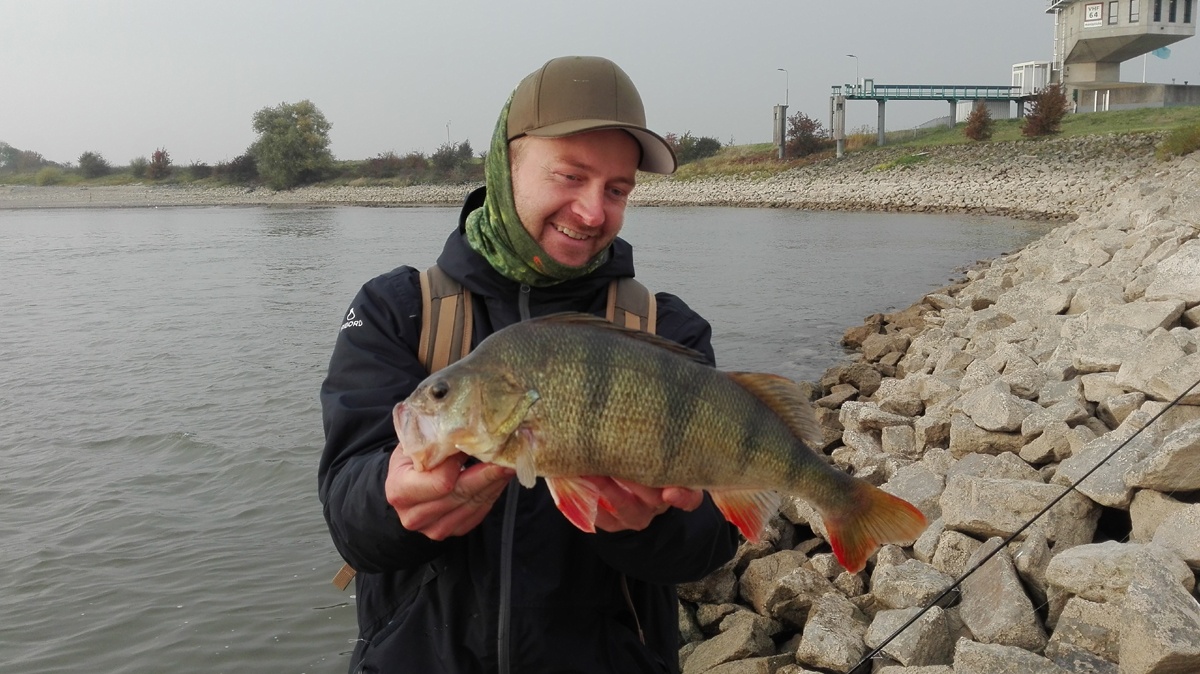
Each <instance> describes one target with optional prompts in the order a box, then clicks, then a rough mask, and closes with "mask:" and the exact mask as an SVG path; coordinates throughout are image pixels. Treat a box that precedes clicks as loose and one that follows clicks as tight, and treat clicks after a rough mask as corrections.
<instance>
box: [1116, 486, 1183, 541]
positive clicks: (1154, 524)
mask: <svg viewBox="0 0 1200 674" xmlns="http://www.w3.org/2000/svg"><path fill="white" fill-rule="evenodd" d="M1186 507H1188V504H1186V503H1182V502H1180V501H1176V500H1175V499H1173V498H1171V497H1170V496H1167V495H1166V494H1163V493H1161V492H1157V491H1153V490H1151V489H1142V490H1140V491H1138V492H1137V493H1136V494H1134V495H1133V502H1132V503H1130V504H1129V519H1130V521H1131V524H1132V528H1131V530H1130V532H1129V540H1130V541H1132V542H1134V543H1149V542H1150V541H1151V540H1153V538H1154V532H1155V531H1158V525H1160V524H1162V522H1163V520H1165V519H1167V517H1169V516H1170V515H1172V514H1174V513H1176V512H1178V511H1180V510H1182V509H1184V508H1186Z"/></svg>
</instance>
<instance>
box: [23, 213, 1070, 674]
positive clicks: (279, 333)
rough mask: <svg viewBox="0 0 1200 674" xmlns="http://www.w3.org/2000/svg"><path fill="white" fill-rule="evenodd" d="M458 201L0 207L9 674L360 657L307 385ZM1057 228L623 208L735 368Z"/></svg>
mask: <svg viewBox="0 0 1200 674" xmlns="http://www.w3.org/2000/svg"><path fill="white" fill-rule="evenodd" d="M456 216H457V209H449V208H412V209H371V208H350V207H339V208H322V209H272V208H173V209H167V208H159V209H113V210H26V211H0V279H2V280H3V283H0V309H2V310H3V315H4V317H5V320H4V321H3V327H0V467H2V470H0V513H2V515H0V569H3V570H4V573H3V574H2V575H0V663H3V664H2V665H0V670H3V671H12V672H79V673H83V672H88V673H90V672H129V673H147V674H149V673H158V672H163V671H168V670H169V671H175V672H206V673H211V672H248V671H249V672H285V673H291V672H309V673H317V672H319V673H326V672H342V671H344V670H345V667H346V662H347V654H348V652H349V650H350V648H351V642H352V639H353V637H354V630H355V625H354V615H353V601H354V598H353V594H352V590H351V591H347V592H344V593H343V592H338V591H336V590H335V589H334V588H333V587H332V585H330V583H329V579H330V577H331V576H332V574H333V572H334V571H335V570H336V569H337V567H338V566H339V565H340V560H339V558H338V557H337V554H336V552H335V551H334V549H333V546H332V544H331V543H330V542H329V539H328V535H327V533H326V531H325V525H324V521H323V520H322V518H321V511H320V504H319V502H318V501H317V497H316V467H317V460H318V457H319V454H320V447H321V443H322V437H321V419H320V409H319V406H318V403H317V390H318V387H319V386H320V382H321V379H322V377H323V376H324V370H325V367H326V364H327V362H328V357H329V352H330V349H331V348H332V345H333V341H334V338H335V336H336V334H337V329H338V326H339V325H340V323H341V320H342V317H343V315H344V313H345V309H346V306H347V305H348V303H349V301H350V299H351V298H352V297H353V295H354V293H355V292H356V290H357V289H358V286H359V285H360V284H361V283H362V282H364V281H365V280H367V279H368V278H369V277H371V276H374V275H376V274H379V273H382V272H384V271H387V270H389V269H391V268H392V267H395V266H397V265H399V264H413V265H414V266H422V267H423V266H427V265H429V264H432V263H433V261H434V260H435V257H436V255H437V253H438V251H440V249H441V245H442V242H443V241H444V239H445V237H446V234H447V233H448V231H449V229H450V227H452V223H453V222H455V218H456ZM1045 231H1047V226H1046V225H1043V224H1037V223H1028V222H1019V221H1011V220H1003V219H996V218H979V217H966V216H920V215H896V214H862V213H852V214H843V213H808V212H798V211H791V210H750V209H721V208H678V209H656V208H642V209H633V210H631V212H630V213H629V215H628V217H627V224H626V229H625V233H624V234H625V237H626V238H627V239H629V240H630V241H631V242H633V243H634V246H635V251H636V258H635V259H636V260H637V263H638V269H639V278H640V279H641V280H642V281H643V282H644V283H646V284H647V285H648V286H650V287H652V288H655V289H658V290H665V291H669V292H674V293H676V294H679V295H681V296H683V297H684V298H685V299H687V301H688V302H689V303H690V304H691V305H692V306H693V307H694V308H695V309H696V310H698V311H699V312H700V313H701V314H703V315H705V316H706V317H708V318H709V319H710V321H711V322H712V324H713V328H714V345H715V347H716V350H717V357H718V361H719V363H720V364H721V366H722V367H725V368H728V369H742V370H761V371H770V372H776V373H778V374H782V375H785V376H789V377H792V378H795V379H809V380H814V379H816V378H818V377H819V376H820V374H821V372H823V371H824V370H825V369H826V368H827V367H829V366H830V365H832V364H834V363H835V362H836V361H837V360H838V359H839V358H842V357H843V353H842V350H841V348H840V347H839V346H838V340H839V338H840V336H841V334H842V332H843V331H844V330H845V328H847V327H850V326H851V325H855V324H858V323H860V322H861V320H862V319H863V318H864V317H865V316H867V315H868V314H871V313H874V312H878V311H889V310H895V309H898V308H903V307H905V306H908V305H909V304H911V303H912V302H913V301H916V300H917V299H919V298H920V296H921V295H922V294H924V293H926V292H928V291H929V290H931V289H933V288H936V287H938V286H941V285H944V284H945V283H947V282H948V281H949V280H951V278H953V277H954V276H955V274H954V270H955V269H956V268H960V267H962V266H964V265H969V264H971V263H973V262H975V261H976V260H978V259H981V258H988V257H994V256H995V255H997V254H999V253H1002V252H1005V251H1009V250H1012V249H1016V248H1019V247H1020V246H1022V245H1024V244H1025V243H1027V242H1028V241H1030V240H1032V239H1033V238H1036V237H1037V236H1039V235H1040V234H1042V233H1044V232H1045Z"/></svg>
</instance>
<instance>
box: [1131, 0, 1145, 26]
mask: <svg viewBox="0 0 1200 674" xmlns="http://www.w3.org/2000/svg"><path fill="white" fill-rule="evenodd" d="M1139 3H1140V0H1129V23H1137V22H1138V20H1139V19H1141V18H1142V17H1141V14H1140V12H1139V11H1138V4H1139Z"/></svg>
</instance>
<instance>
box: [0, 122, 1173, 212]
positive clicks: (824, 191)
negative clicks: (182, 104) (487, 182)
mask: <svg viewBox="0 0 1200 674" xmlns="http://www.w3.org/2000/svg"><path fill="white" fill-rule="evenodd" d="M1155 140H1156V137H1155V136H1153V135H1109V136H1084V137H1072V138H1056V139H1050V140H1043V141H1038V142H1002V143H990V144H987V145H951V146H942V147H934V148H929V149H928V150H925V151H921V152H920V153H917V154H912V152H913V150H912V148H896V149H892V148H879V149H875V150H872V151H869V152H857V153H853V154H849V155H847V156H846V157H845V158H843V159H841V160H837V159H830V160H826V161H823V162H819V163H816V164H812V165H809V166H804V167H801V168H796V169H791V170H787V171H783V172H780V173H777V174H774V175H770V176H766V177H746V176H729V177H719V178H704V179H698V180H680V179H677V178H661V177H658V176H643V180H642V182H641V183H640V184H639V185H638V188H637V190H636V191H635V192H634V197H633V199H632V201H631V203H632V204H633V205H635V206H739V207H764V208H799V209H806V210H842V211H891V212H926V213H974V214H987V215H998V216H1006V217H1014V218H1025V219H1035V220H1070V219H1074V218H1076V217H1078V216H1079V215H1080V214H1082V213H1088V212H1093V211H1095V210H1097V209H1098V208H1100V207H1102V206H1104V205H1105V204H1106V203H1107V202H1108V201H1110V200H1111V196H1112V194H1113V193H1114V192H1115V191H1116V190H1117V189H1119V188H1120V187H1121V186H1122V185H1124V184H1126V183H1128V182H1130V181H1133V180H1137V179H1138V178H1139V177H1140V176H1143V175H1145V174H1146V173H1147V172H1148V171H1149V172H1153V171H1154V170H1156V166H1157V165H1158V162H1157V161H1156V160H1155V159H1154V143H1155ZM476 186H477V185H415V186H409V187H387V186H340V185H339V186H310V187H302V188H298V189H295V190H288V191H282V192H275V191H272V190H270V189H267V188H262V187H258V188H248V187H241V186H220V187H209V186H195V185H146V184H140V185H120V186H79V185H75V186H64V185H56V186H46V187H35V186H24V185H0V210H5V209H29V208H144V207H213V206H277V207H304V206H308V207H314V206H377V207H406V206H458V205H459V204H461V203H462V200H463V198H464V197H465V196H466V195H467V193H468V192H470V191H471V190H472V189H473V188H474V187H476Z"/></svg>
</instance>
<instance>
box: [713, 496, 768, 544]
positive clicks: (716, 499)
mask: <svg viewBox="0 0 1200 674" xmlns="http://www.w3.org/2000/svg"><path fill="white" fill-rule="evenodd" d="M709 493H710V494H711V495H712V499H713V503H715V504H716V505H717V509H718V510H720V511H721V514H722V515H724V516H725V519H727V520H729V521H730V522H732V523H733V524H734V526H736V527H737V528H738V530H739V531H741V532H742V535H743V536H745V537H746V539H747V540H749V541H750V542H752V543H757V542H759V540H761V539H762V532H763V529H766V527H767V522H768V521H770V519H771V518H772V517H774V516H775V513H776V512H778V510H779V501H780V498H781V497H780V496H779V494H778V492H775V491H772V490H769V489H766V490H764V489H719V490H711V489H710V490H709Z"/></svg>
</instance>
